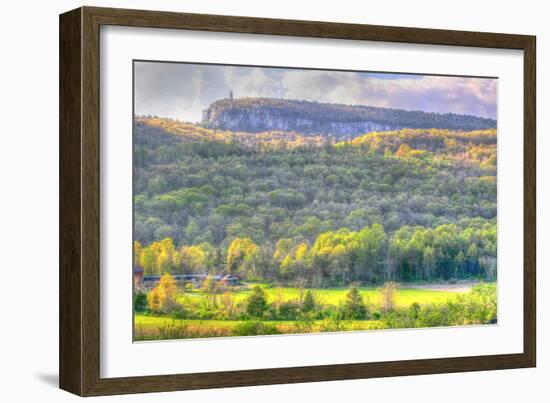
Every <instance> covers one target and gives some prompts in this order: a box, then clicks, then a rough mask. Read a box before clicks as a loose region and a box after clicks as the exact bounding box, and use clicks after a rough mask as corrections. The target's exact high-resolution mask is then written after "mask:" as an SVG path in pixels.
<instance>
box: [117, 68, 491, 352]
mask: <svg viewBox="0 0 550 403" xmlns="http://www.w3.org/2000/svg"><path fill="white" fill-rule="evenodd" d="M133 80H134V81H133V86H134V94H133V97H134V105H133V107H134V111H133V117H132V118H133V238H134V242H133V256H134V263H133V267H132V268H131V269H132V274H133V275H132V281H133V315H134V318H133V326H134V329H133V335H134V341H155V340H168V339H191V338H210V337H232V336H240V337H242V336H263V335H283V334H300V333H323V332H345V331H384V330H389V329H410V328H429V327H447V326H472V325H478V326H479V325H495V324H496V323H497V87H498V79H497V78H495V77H465V76H443V75H425V74H420V73H418V74H417V73H410V72H407V73H390V72H387V73H386V72H369V71H340V70H321V69H302V68H285V67H259V66H239V65H216V64H198V63H183V62H167V61H138V60H136V61H134V63H133ZM129 247H130V246H129ZM128 270H130V268H128Z"/></svg>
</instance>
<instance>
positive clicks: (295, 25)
mask: <svg viewBox="0 0 550 403" xmlns="http://www.w3.org/2000/svg"><path fill="white" fill-rule="evenodd" d="M59 23H60V36H59V46H60V53H59V63H60V76H59V93H60V104H59V132H60V138H59V149H60V157H59V166H60V173H59V179H60V193H59V198H60V206H59V208H60V210H59V213H60V214H59V217H60V219H59V226H60V238H59V248H60V249H59V261H60V263H59V269H60V273H59V302H60V305H59V333H60V342H59V372H60V376H59V380H60V381H59V383H60V388H61V389H64V390H66V391H69V392H71V393H74V394H77V395H80V396H97V395H113V394H122V393H140V392H161V391H172V390H190V389H202V388H221V387H236V386H252V385H266V384H281V383H298V382H318V381H330V380H344V379H360V378H376V377H388V376H403V375H421V374H435V373H449V372H463V371H483V370H497V369H510V368H527V367H534V366H536V38H535V37H534V36H528V35H511V34H497V33H483V32H464V31H449V30H438V29H421V28H403V27H390V26H377V25H359V24H340V23H332V22H316V21H298V20H276V19H266V18H251V17H232V16H221V15H206V14H186V13H172V12H162V11H145V10H123V9H112V8H97V7H81V8H78V9H75V10H72V11H69V12H67V13H64V14H61V15H60V19H59ZM101 25H123V26H133V27H149V28H171V29H187V30H202V31H216V32H234V33H251V34H265V35H286V36H302V37H318V38H333V39H352V40H369V41H383V42H401V43H418V44H433V45H450V46H470V47H483V48H501V49H520V50H523V52H524V133H523V135H524V351H523V353H522V354H504V355H491V356H473V357H456V358H441V359H421V360H407V361H392V362H374V363H363V364H339V365H322V366H307V367H292V368H276V369H257V370H245V371H226V372H210V373H193V374H179V375H178V374H174V375H158V376H140V377H126V378H100V362H99V360H100V345H99V340H100V338H99V334H100V317H99V293H100V289H99V287H100V283H99V239H100V231H99V219H100V212H99V201H100V195H99V191H100V172H99V158H100V155H99V110H100V109H99V68H100V66H99V31H100V26H101Z"/></svg>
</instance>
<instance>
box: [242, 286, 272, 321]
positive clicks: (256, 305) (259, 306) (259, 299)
mask: <svg viewBox="0 0 550 403" xmlns="http://www.w3.org/2000/svg"><path fill="white" fill-rule="evenodd" d="M267 308H268V304H267V298H266V296H265V292H264V290H263V289H262V287H260V286H259V285H257V286H255V287H254V288H253V289H252V294H250V296H249V297H248V299H247V303H246V313H247V314H248V316H250V317H251V318H261V317H262V316H263V315H264V313H265V312H266V311H267Z"/></svg>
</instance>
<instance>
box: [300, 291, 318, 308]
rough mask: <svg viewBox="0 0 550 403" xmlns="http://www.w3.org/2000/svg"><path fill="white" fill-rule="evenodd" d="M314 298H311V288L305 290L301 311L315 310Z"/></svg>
mask: <svg viewBox="0 0 550 403" xmlns="http://www.w3.org/2000/svg"><path fill="white" fill-rule="evenodd" d="M315 305H316V304H315V299H314V298H313V293H312V292H311V290H307V292H306V296H305V297H304V302H303V304H302V311H304V312H312V311H313V310H315Z"/></svg>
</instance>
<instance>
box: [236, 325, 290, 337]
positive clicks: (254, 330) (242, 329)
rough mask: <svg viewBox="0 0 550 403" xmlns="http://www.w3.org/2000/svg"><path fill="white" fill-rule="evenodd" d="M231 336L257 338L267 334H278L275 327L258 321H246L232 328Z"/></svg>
mask: <svg viewBox="0 0 550 403" xmlns="http://www.w3.org/2000/svg"><path fill="white" fill-rule="evenodd" d="M232 333H233V336H259V335H267V334H280V333H281V332H280V331H279V329H277V326H275V325H273V324H269V323H263V322H260V321H246V322H242V323H238V324H237V325H236V326H235V327H234V328H233V332H232Z"/></svg>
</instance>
